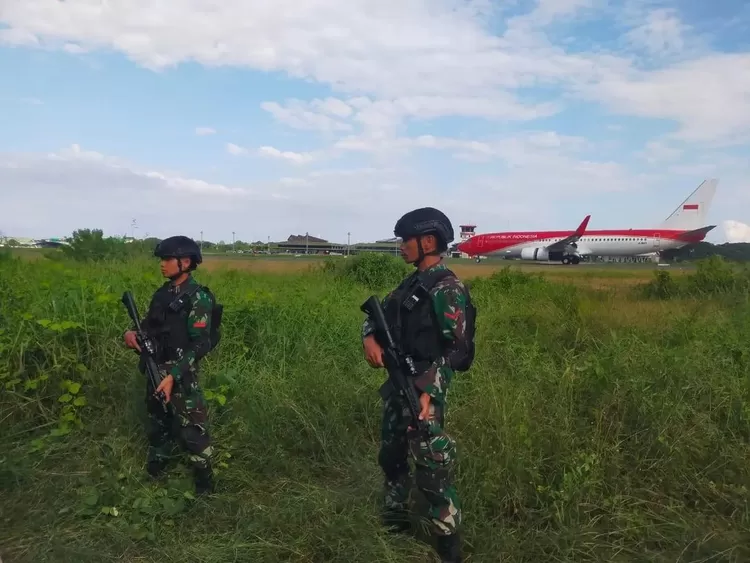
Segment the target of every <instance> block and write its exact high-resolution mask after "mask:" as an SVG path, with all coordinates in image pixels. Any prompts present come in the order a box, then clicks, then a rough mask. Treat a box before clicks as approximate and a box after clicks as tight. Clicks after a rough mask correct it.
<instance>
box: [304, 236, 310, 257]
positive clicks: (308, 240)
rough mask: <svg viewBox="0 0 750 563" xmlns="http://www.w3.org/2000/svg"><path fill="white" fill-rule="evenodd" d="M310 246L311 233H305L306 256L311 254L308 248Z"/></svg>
mask: <svg viewBox="0 0 750 563" xmlns="http://www.w3.org/2000/svg"><path fill="white" fill-rule="evenodd" d="M309 245H310V233H305V254H309V251H308V246H309Z"/></svg>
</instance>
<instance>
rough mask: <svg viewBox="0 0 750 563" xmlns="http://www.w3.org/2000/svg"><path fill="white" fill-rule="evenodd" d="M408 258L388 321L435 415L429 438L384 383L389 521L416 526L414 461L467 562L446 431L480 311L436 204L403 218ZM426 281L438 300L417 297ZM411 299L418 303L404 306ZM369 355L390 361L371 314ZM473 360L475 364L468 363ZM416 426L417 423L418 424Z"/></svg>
mask: <svg viewBox="0 0 750 563" xmlns="http://www.w3.org/2000/svg"><path fill="white" fill-rule="evenodd" d="M394 234H395V235H396V236H397V237H400V238H401V240H402V243H401V255H402V257H403V259H404V260H405V261H406V262H407V263H410V264H413V265H414V266H415V267H416V270H415V272H414V273H413V274H411V275H410V276H408V277H407V278H406V279H405V280H404V281H403V282H402V283H401V284H400V285H399V286H398V288H396V289H395V290H394V291H393V292H391V293H390V294H389V295H388V296H386V298H385V299H384V300H383V310H384V312H385V315H386V321H387V323H388V325H389V328H390V330H391V331H392V333H393V338H394V339H395V340H396V341H397V342H398V343H400V345H401V346H402V349H403V351H404V353H406V354H409V355H411V356H412V358H413V359H414V362H415V365H416V367H417V372H418V373H420V374H421V375H420V376H418V377H417V378H416V379H414V381H413V384H414V386H415V387H416V390H417V393H418V394H419V396H420V400H419V402H420V407H421V413H420V419H428V420H429V423H430V424H429V426H430V438H429V444H428V443H427V442H424V441H420V440H419V439H418V438H415V437H414V436H413V435H410V433H409V432H408V430H409V427H410V423H411V421H410V418H411V415H410V411H409V408H408V404H407V402H406V399H405V398H404V397H403V396H402V395H401V394H397V393H395V392H394V389H393V387H392V385H391V384H390V382H389V381H386V383H385V384H384V385H383V387H381V390H380V393H381V396H382V397H383V418H382V428H381V448H380V453H379V455H378V463H379V465H380V467H381V468H382V470H383V473H384V475H385V479H384V481H385V486H384V488H385V491H384V510H383V517H382V518H383V523H384V525H385V526H386V527H387V528H388V529H389V530H390V531H394V532H402V531H406V530H408V529H409V527H410V524H409V519H408V512H407V502H408V495H409V489H410V470H409V464H408V461H407V455H410V456H411V458H412V459H413V460H414V464H415V473H416V483H417V487H418V488H419V489H420V491H421V492H422V493H423V494H424V496H425V498H426V500H427V501H428V503H429V505H430V509H429V516H430V522H431V528H432V533H433V536H437V537H436V545H437V551H438V554H439V555H440V556H441V558H442V561H443V562H446V563H457V562H460V561H461V555H460V551H461V549H460V547H461V546H460V543H461V542H460V537H459V527H460V524H461V503H460V501H459V496H458V492H457V490H456V486H455V484H454V475H453V472H454V464H455V461H456V444H455V441H454V440H453V438H451V436H450V435H448V434H447V433H446V432H445V430H444V424H445V407H446V394H447V391H448V387H449V385H450V382H451V379H452V377H453V374H454V372H455V371H458V370H460V371H465V370H466V369H468V365H470V363H471V359H468V358H472V359H473V340H472V339H473V320H474V317H473V316H472V315H470V314H467V312H469V313H471V312H473V306H472V305H471V301H470V296H469V293H468V291H467V290H466V288H465V287H464V285H463V284H462V283H461V281H460V280H459V279H458V278H457V277H456V275H455V274H454V273H453V272H451V271H450V270H449V269H448V268H447V266H446V265H445V264H444V263H443V261H442V258H441V254H442V253H443V252H444V251H446V250H447V248H448V244H449V243H450V242H451V241H452V240H453V227H452V225H451V223H450V220H449V219H448V218H447V217H446V216H445V215H444V214H443V213H442V212H440V211H438V210H437V209H433V208H431V207H426V208H421V209H416V210H414V211H410V212H409V213H407V214H406V215H404V216H403V217H401V219H399V221H398V222H397V223H396V227H395V229H394ZM418 284H421V285H422V287H423V288H424V289H426V290H427V291H428V292H429V295H430V297H431V299H422V300H418V301H416V305H414V301H413V300H410V299H409V298H410V296H413V295H414V294H415V291H416V289H417V287H418ZM407 302H411V305H412V307H411V308H406V307H405V306H404V305H405V304H406V303H407ZM362 340H363V347H364V354H365V357H366V359H367V362H368V363H369V364H370V366H372V367H374V368H378V367H383V366H384V364H383V349H382V347H381V344H380V343H379V342H378V341H377V340H376V334H375V331H374V328H373V326H372V324H371V322H370V320H369V319H366V320H365V323H364V325H363V327H362ZM467 362H468V364H467ZM412 426H416V424H412Z"/></svg>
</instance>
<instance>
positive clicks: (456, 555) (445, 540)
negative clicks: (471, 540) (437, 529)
mask: <svg viewBox="0 0 750 563" xmlns="http://www.w3.org/2000/svg"><path fill="white" fill-rule="evenodd" d="M436 551H437V553H438V555H439V556H440V561H441V563H461V561H462V560H463V559H462V558H461V537H460V536H459V535H458V533H455V534H451V535H449V536H438V537H437V549H436Z"/></svg>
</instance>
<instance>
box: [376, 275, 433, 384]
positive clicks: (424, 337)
mask: <svg viewBox="0 0 750 563" xmlns="http://www.w3.org/2000/svg"><path fill="white" fill-rule="evenodd" d="M420 281H421V278H420V277H419V272H415V273H414V274H412V275H410V276H409V277H408V278H406V279H405V280H404V281H403V282H401V284H400V285H399V286H398V287H397V288H396V289H395V290H394V291H393V293H392V294H391V297H390V298H389V299H388V301H387V303H386V307H385V311H384V312H385V318H386V321H387V322H388V327H389V329H390V330H391V333H392V334H393V338H394V339H395V340H396V341H397V342H398V343H399V344H400V345H401V347H402V349H403V351H404V353H406V354H409V355H410V356H411V357H412V358H413V359H414V363H415V364H416V368H417V372H418V373H422V372H424V371H425V370H426V369H427V368H428V367H429V366H430V364H432V362H434V361H435V360H437V359H438V358H439V357H440V356H442V355H443V353H444V351H445V340H444V339H443V338H442V337H441V331H440V327H439V326H438V324H437V317H436V315H435V313H434V309H433V305H432V297H431V296H430V294H429V291H428V290H426V289H425V288H424V287H423V286H421V284H420Z"/></svg>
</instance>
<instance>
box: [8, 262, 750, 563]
mask: <svg viewBox="0 0 750 563" xmlns="http://www.w3.org/2000/svg"><path fill="white" fill-rule="evenodd" d="M366 260H369V261H370V262H365V261H366ZM393 260H394V259H391V258H387V257H386V258H382V257H371V258H362V259H360V261H354V260H353V261H352V262H351V263H350V264H348V265H345V266H344V265H342V266H324V267H323V268H322V269H320V268H318V269H316V270H312V271H310V272H309V273H304V274H299V275H284V276H281V275H277V276H271V275H268V276H261V275H252V274H249V273H243V272H239V271H228V272H221V273H218V272H216V273H207V272H201V271H199V272H198V273H197V274H196V277H197V278H199V279H200V280H201V281H203V282H204V283H206V284H207V285H209V286H210V287H211V289H212V290H213V291H214V292H215V293H216V295H217V296H218V297H219V298H220V300H221V301H222V302H223V303H224V305H225V313H224V315H225V316H224V335H223V339H222V342H221V344H220V346H219V348H218V349H217V351H216V352H215V353H214V354H213V355H212V356H210V357H209V358H207V359H206V361H204V363H203V375H202V384H203V387H204V389H205V392H206V395H207V397H208V401H209V404H210V410H211V412H210V417H211V430H212V433H213V436H214V439H215V446H216V452H217V466H216V467H217V482H218V491H217V493H216V494H215V495H214V496H213V497H210V498H199V499H195V498H193V495H192V494H191V493H192V483H191V479H190V474H189V472H188V471H187V470H186V469H185V467H184V466H183V465H182V464H177V465H176V466H175V467H174V468H173V470H172V471H171V474H170V476H169V478H167V479H164V480H163V481H161V482H157V483H153V482H151V481H150V480H149V479H148V477H147V475H146V474H145V472H144V468H143V464H144V457H145V446H146V440H145V436H144V433H143V428H142V423H143V416H144V415H143V397H144V381H143V378H142V376H140V375H139V374H138V373H137V371H136V370H135V365H136V360H137V357H136V355H135V354H134V353H133V352H132V351H130V350H127V349H125V348H124V346H123V344H122V333H123V331H124V330H125V329H126V328H128V319H127V316H126V314H125V311H124V308H123V307H122V305H121V304H120V302H119V298H120V296H121V294H122V291H124V290H125V289H130V290H132V291H133V292H134V295H135V297H136V300H137V303H138V306H139V308H140V309H141V312H143V311H144V308H145V307H146V305H147V303H148V299H149V297H150V295H151V293H152V292H153V290H154V289H155V288H156V287H157V285H158V284H160V283H162V279H161V278H160V277H159V275H158V267H157V265H156V264H155V263H154V262H153V261H149V260H143V261H130V262H127V263H118V262H106V261H105V262H101V263H99V264H96V265H91V264H85V263H68V262H65V261H60V262H50V261H44V260H42V261H38V262H26V261H20V260H12V259H8V258H4V259H3V260H2V263H1V264H0V295H1V296H2V304H1V305H0V429H1V431H0V557H2V558H3V561H10V562H26V561H29V562H31V561H33V562H47V561H75V562H79V561H80V562H86V561H92V562H94V561H96V562H100V561H154V562H156V561H159V562H163V561H206V562H226V561H268V562H271V561H298V562H323V561H335V562H342V563H343V562H352V561H361V562H375V561H394V562H395V561H414V562H418V561H419V562H426V561H436V560H437V559H436V558H435V556H434V554H433V553H432V551H431V550H430V549H429V547H428V546H426V545H425V544H424V543H422V542H420V541H418V540H416V539H413V538H409V537H390V536H387V535H386V534H384V533H383V531H382V530H381V529H380V528H379V526H378V521H377V509H378V502H379V491H380V484H381V477H380V473H379V469H378V467H377V461H376V460H377V448H378V440H379V424H380V402H379V398H378V395H377V388H378V386H379V385H380V383H381V382H382V378H383V377H384V374H383V372H382V371H380V370H373V369H370V368H369V367H368V366H367V365H366V363H365V362H364V359H363V357H362V353H361V345H360V340H359V331H360V325H361V321H362V314H361V313H360V311H359V305H360V304H361V302H362V301H363V300H364V299H365V298H366V297H367V296H368V295H369V294H370V293H371V292H373V291H375V292H377V293H378V294H379V295H382V294H383V293H384V292H385V291H386V289H387V287H388V285H389V284H392V283H395V281H396V280H397V278H398V276H399V275H400V274H401V273H403V271H404V270H403V267H402V265H401V264H399V263H398V262H394V261H393ZM377 261H382V263H381V262H377ZM471 287H472V292H473V295H474V299H475V301H476V303H477V306H478V308H479V320H478V333H477V339H478V341H477V359H476V363H475V366H474V367H473V369H472V370H471V371H470V372H468V373H465V374H458V376H457V377H456V378H455V379H454V382H453V384H452V389H451V391H450V395H449V401H450V403H449V407H448V429H449V431H450V432H451V433H452V434H453V435H454V436H455V438H456V439H457V441H458V444H459V448H460V450H459V454H460V461H459V472H458V477H457V479H458V486H459V491H460V494H461V497H462V500H463V503H464V510H465V513H464V515H465V538H466V551H467V554H469V555H470V557H471V558H470V559H468V561H487V562H495V561H501V560H502V561H519V562H520V561H523V562H529V563H532V562H533V563H538V562H547V561H571V562H573V561H576V562H578V561H618V562H619V561H623V562H624V561H639V562H640V561H643V562H647V561H648V562H654V561H658V562H662V561H663V562H667V561H669V562H675V561H680V562H683V561H684V562H687V561H747V560H749V559H750V531H749V530H750V514H749V509H748V487H750V447H748V440H749V439H750V379H749V378H748V375H750V305H748V300H747V294H746V293H743V292H742V291H740V290H738V289H737V288H734V289H731V291H730V290H727V291H725V292H724V293H723V294H722V296H721V298H714V297H712V296H710V295H702V296H701V297H700V298H696V296H695V295H684V296H682V295H675V296H672V298H671V299H668V300H654V299H646V298H644V297H640V296H639V294H634V295H627V294H624V293H622V292H619V293H614V292H612V293H610V292H606V291H593V290H592V291H589V290H585V289H581V288H577V287H574V286H568V285H564V284H554V283H550V282H548V281H545V279H544V278H543V277H541V276H531V275H527V274H524V273H521V272H512V271H503V272H499V273H497V274H494V275H493V276H491V277H489V278H483V279H476V280H473V283H472V286H471Z"/></svg>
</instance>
